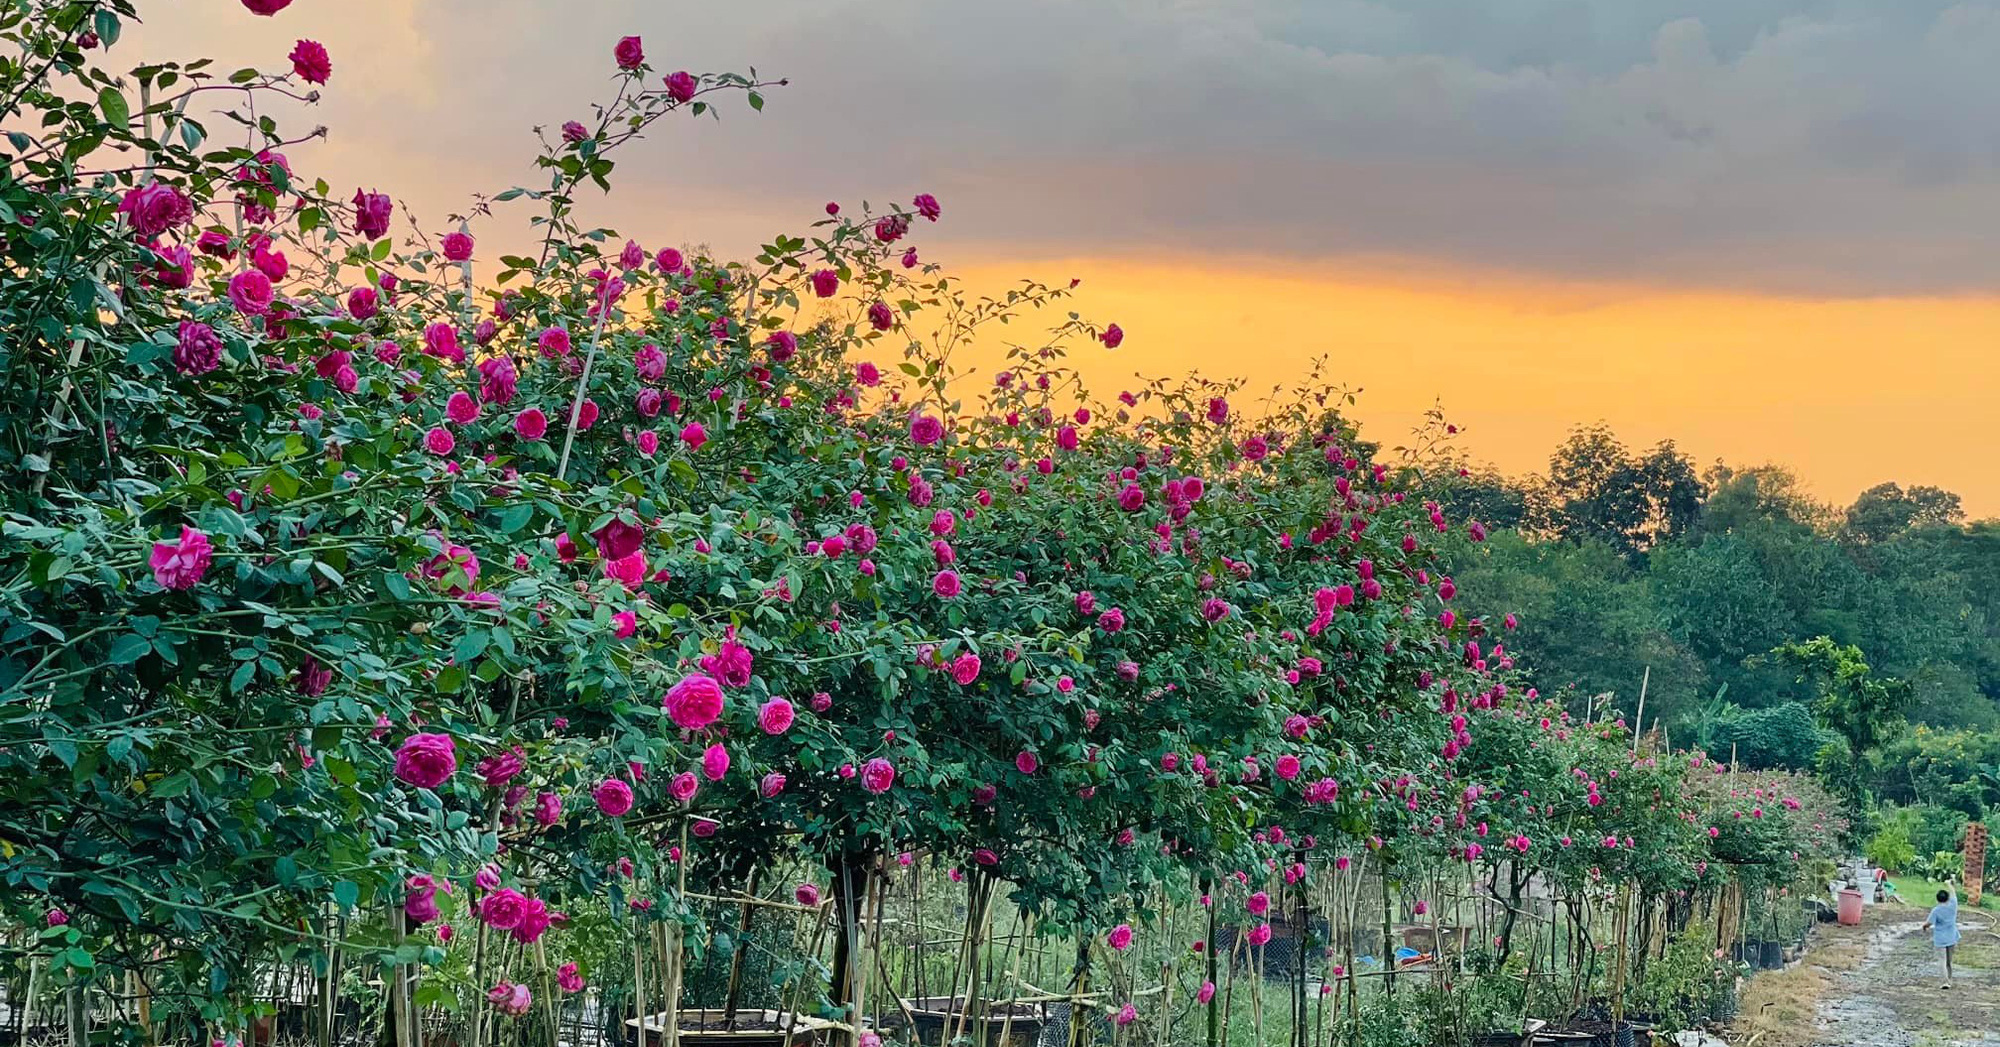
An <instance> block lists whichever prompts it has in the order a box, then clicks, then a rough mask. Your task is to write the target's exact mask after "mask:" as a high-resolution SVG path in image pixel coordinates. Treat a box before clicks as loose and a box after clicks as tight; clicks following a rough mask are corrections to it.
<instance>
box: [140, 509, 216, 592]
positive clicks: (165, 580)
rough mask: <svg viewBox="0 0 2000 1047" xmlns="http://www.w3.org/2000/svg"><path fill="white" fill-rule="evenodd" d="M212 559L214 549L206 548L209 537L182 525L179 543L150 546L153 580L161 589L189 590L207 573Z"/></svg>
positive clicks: (160, 543) (157, 543)
mask: <svg viewBox="0 0 2000 1047" xmlns="http://www.w3.org/2000/svg"><path fill="white" fill-rule="evenodd" d="M213 555H214V547H213V546H211V545H210V544H209V541H208V535H206V534H203V533H202V532H200V531H197V530H195V529H194V528H192V527H189V526H188V525H186V524H182V525H181V536H180V540H179V541H176V542H173V543H171V544H170V543H167V542H154V543H153V555H152V559H151V565H152V568H153V580H154V581H155V582H158V583H159V585H160V588H162V589H175V590H185V589H192V588H194V587H195V586H196V585H198V584H200V582H201V579H202V576H203V575H206V574H207V573H208V563H209V560H210V558H211V557H212V556H213Z"/></svg>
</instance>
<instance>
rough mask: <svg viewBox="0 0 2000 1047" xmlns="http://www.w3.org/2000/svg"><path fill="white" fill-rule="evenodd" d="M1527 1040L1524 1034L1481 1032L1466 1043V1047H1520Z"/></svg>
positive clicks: (1499, 1031)
mask: <svg viewBox="0 0 2000 1047" xmlns="http://www.w3.org/2000/svg"><path fill="white" fill-rule="evenodd" d="M1527 1039H1528V1037H1527V1035H1526V1034H1525V1033H1518V1032H1509V1031H1507V1030H1504V1029H1499V1030H1495V1031H1493V1032H1482V1033H1478V1034H1476V1035H1474V1036H1473V1037H1472V1039H1471V1040H1468V1041H1467V1045H1468V1047H1521V1044H1522V1043H1524V1042H1526V1041H1527Z"/></svg>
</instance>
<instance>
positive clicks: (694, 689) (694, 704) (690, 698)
mask: <svg viewBox="0 0 2000 1047" xmlns="http://www.w3.org/2000/svg"><path fill="white" fill-rule="evenodd" d="M660 704H661V706H662V707H663V708H665V709H666V710H667V716H668V717H669V718H670V719H672V720H673V721H674V724H675V725H676V726H679V727H682V728H684V729H686V730H690V731H698V730H700V729H702V728H703V727H707V726H708V725H709V724H711V723H714V722H715V720H716V718H717V717H719V716H721V715H722V685H721V684H718V683H716V682H715V679H714V678H713V677H710V676H709V675H708V674H706V673H690V674H688V675H686V676H683V677H681V680H680V682H679V683H676V684H674V685H673V687H671V688H670V689H668V691H667V695H666V697H665V698H664V699H662V701H661V703H660Z"/></svg>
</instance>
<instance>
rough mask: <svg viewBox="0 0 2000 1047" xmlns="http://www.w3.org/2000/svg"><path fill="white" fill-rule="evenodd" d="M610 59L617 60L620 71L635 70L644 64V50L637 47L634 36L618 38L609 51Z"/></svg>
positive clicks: (637, 40) (637, 42)
mask: <svg viewBox="0 0 2000 1047" xmlns="http://www.w3.org/2000/svg"><path fill="white" fill-rule="evenodd" d="M611 57H612V58H614V59H616V60H617V62H618V68H620V69H628V70H629V69H637V68H639V67H640V66H641V65H643V64H645V61H646V49H645V48H644V47H641V46H640V45H639V38H638V37H636V36H625V37H620V38H619V39H618V43H617V45H616V46H614V47H613V48H612V49H611Z"/></svg>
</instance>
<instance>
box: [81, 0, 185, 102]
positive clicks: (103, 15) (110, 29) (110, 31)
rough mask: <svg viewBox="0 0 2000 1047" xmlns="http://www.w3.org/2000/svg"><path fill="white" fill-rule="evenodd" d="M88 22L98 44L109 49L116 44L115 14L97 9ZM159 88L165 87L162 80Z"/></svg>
mask: <svg viewBox="0 0 2000 1047" xmlns="http://www.w3.org/2000/svg"><path fill="white" fill-rule="evenodd" d="M90 22H91V31H92V32H95V33H96V34H97V40H98V42H99V43H101V44H103V45H104V46H106V47H110V46H111V45H112V44H115V43H117V42H118V33H119V25H118V15H117V14H116V13H114V12H112V11H107V10H105V9H103V8H99V9H98V11H97V14H96V15H94V16H92V17H91V20H90ZM160 86H161V87H165V86H167V84H166V81H164V80H162V81H161V82H160Z"/></svg>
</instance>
